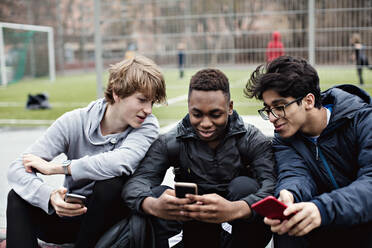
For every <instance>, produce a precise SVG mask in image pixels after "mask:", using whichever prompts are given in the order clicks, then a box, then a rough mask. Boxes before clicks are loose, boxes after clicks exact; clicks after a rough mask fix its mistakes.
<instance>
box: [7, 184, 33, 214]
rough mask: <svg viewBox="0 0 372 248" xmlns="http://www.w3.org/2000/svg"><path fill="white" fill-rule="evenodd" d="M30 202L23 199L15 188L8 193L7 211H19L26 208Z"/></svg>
mask: <svg viewBox="0 0 372 248" xmlns="http://www.w3.org/2000/svg"><path fill="white" fill-rule="evenodd" d="M28 204H29V203H27V202H26V201H25V200H23V199H22V197H20V196H19V195H18V194H17V193H16V192H15V191H14V190H13V189H12V190H10V191H9V193H8V203H7V212H10V211H13V212H16V213H17V212H19V211H20V210H21V209H24V208H25V207H26V206H27V205H28Z"/></svg>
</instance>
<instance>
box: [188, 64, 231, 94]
mask: <svg viewBox="0 0 372 248" xmlns="http://www.w3.org/2000/svg"><path fill="white" fill-rule="evenodd" d="M193 90H204V91H214V90H221V91H222V92H223V94H224V95H225V96H226V99H227V101H230V86H229V80H228V79H227V77H226V75H225V74H224V73H223V72H222V71H220V70H218V69H203V70H200V71H198V72H197V73H196V74H195V75H194V76H192V77H191V80H190V85H189V97H190V94H191V92H192V91H193Z"/></svg>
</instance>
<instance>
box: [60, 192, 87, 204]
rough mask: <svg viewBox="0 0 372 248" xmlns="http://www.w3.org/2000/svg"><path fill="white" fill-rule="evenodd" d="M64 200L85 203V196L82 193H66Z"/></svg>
mask: <svg viewBox="0 0 372 248" xmlns="http://www.w3.org/2000/svg"><path fill="white" fill-rule="evenodd" d="M65 202H68V203H77V204H81V205H85V203H86V197H85V196H83V195H78V194H73V193H67V194H66V196H65Z"/></svg>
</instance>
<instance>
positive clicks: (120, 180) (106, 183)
mask: <svg viewBox="0 0 372 248" xmlns="http://www.w3.org/2000/svg"><path fill="white" fill-rule="evenodd" d="M127 179H128V176H121V177H114V178H111V179H107V180H102V181H96V182H95V184H94V188H93V195H94V196H95V197H98V198H107V197H110V196H116V195H119V196H120V195H121V191H122V190H123V186H124V183H125V182H126V181H127Z"/></svg>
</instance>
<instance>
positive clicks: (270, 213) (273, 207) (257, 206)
mask: <svg viewBox="0 0 372 248" xmlns="http://www.w3.org/2000/svg"><path fill="white" fill-rule="evenodd" d="M286 208H287V205H285V204H284V203H282V202H280V201H279V200H278V199H276V198H275V197H273V196H267V197H266V198H264V199H262V200H260V201H258V202H256V203H254V204H252V209H253V210H254V211H256V212H257V213H258V214H260V215H262V216H265V217H267V218H270V219H279V220H287V219H290V218H291V217H292V215H289V216H285V215H284V214H283V212H284V210H285V209H286Z"/></svg>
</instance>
